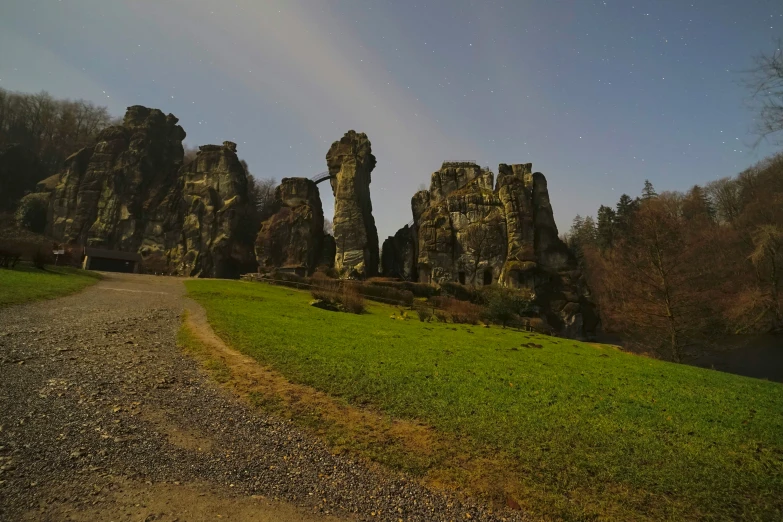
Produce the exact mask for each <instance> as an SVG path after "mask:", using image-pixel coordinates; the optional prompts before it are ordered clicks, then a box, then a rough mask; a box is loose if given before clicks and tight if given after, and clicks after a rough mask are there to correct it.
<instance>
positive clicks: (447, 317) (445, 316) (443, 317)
mask: <svg viewBox="0 0 783 522" xmlns="http://www.w3.org/2000/svg"><path fill="white" fill-rule="evenodd" d="M432 312H433V314H434V315H435V319H437V320H438V322H440V323H448V322H449V321H451V314H449V313H448V312H447V311H446V310H441V309H440V308H435V309H434V310H433V311H432Z"/></svg>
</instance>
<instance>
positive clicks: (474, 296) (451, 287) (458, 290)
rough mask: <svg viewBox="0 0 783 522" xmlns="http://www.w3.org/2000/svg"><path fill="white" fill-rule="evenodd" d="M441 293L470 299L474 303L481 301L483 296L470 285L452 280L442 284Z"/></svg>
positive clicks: (462, 299) (456, 297)
mask: <svg viewBox="0 0 783 522" xmlns="http://www.w3.org/2000/svg"><path fill="white" fill-rule="evenodd" d="M440 289H441V295H447V296H450V297H453V298H454V299H459V300H460V301H470V302H472V303H475V302H478V301H480V299H481V297H480V295H479V293H478V291H477V290H475V289H474V288H471V287H469V286H465V285H461V284H459V283H455V282H452V281H447V282H445V283H441V284H440Z"/></svg>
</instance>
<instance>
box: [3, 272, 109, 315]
mask: <svg viewBox="0 0 783 522" xmlns="http://www.w3.org/2000/svg"><path fill="white" fill-rule="evenodd" d="M99 280H100V275H99V274H97V273H95V272H89V271H85V270H79V269H76V268H70V267H61V266H60V267H58V266H47V267H46V268H44V269H41V268H35V267H33V266H30V265H26V264H18V265H16V267H14V268H0V306H8V305H14V304H20V303H26V302H28V301H38V300H41V299H53V298H55V297H62V296H64V295H67V294H71V293H73V292H78V291H80V290H83V289H84V288H86V287H88V286H90V285H92V284H95V283H97V282H98V281H99Z"/></svg>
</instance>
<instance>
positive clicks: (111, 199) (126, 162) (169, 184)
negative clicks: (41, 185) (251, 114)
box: [47, 106, 255, 277]
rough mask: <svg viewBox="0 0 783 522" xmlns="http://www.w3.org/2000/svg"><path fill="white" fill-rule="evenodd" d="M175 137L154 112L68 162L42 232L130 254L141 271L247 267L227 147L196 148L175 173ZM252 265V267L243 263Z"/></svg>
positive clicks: (234, 166)
mask: <svg viewBox="0 0 783 522" xmlns="http://www.w3.org/2000/svg"><path fill="white" fill-rule="evenodd" d="M184 138H185V131H184V130H183V129H182V127H180V126H179V125H177V118H176V117H174V116H173V115H171V114H169V115H165V114H163V113H162V112H161V111H159V110H157V109H149V108H146V107H141V106H134V107H130V108H128V111H127V113H126V114H125V118H124V120H123V123H122V125H117V126H114V127H109V128H107V129H105V130H104V131H102V132H101V133H100V134H99V135H98V138H97V140H96V143H95V145H93V146H91V147H86V148H84V149H82V150H80V151H79V152H77V153H75V154H73V155H72V156H71V157H69V158H68V159H67V160H66V162H65V165H64V168H63V170H62V172H61V173H60V175H59V182H58V183H57V185H56V187H55V188H54V190H53V191H52V192H51V202H50V210H49V217H48V220H47V221H48V222H47V232H48V234H49V235H51V236H53V237H54V238H56V239H59V240H61V241H63V242H64V243H67V244H74V245H86V246H98V247H102V248H108V249H114V250H122V251H128V252H139V253H140V254H141V255H142V258H143V263H142V264H143V267H144V268H145V269H146V270H147V271H151V272H159V273H171V274H181V275H197V276H209V277H236V276H238V275H239V272H241V271H243V270H247V268H248V267H249V268H250V269H254V268H255V262H254V260H253V256H252V236H253V232H254V231H250V232H248V231H247V230H245V229H243V227H247V225H248V222H249V220H248V219H247V218H248V216H249V215H250V213H251V211H252V208H251V205H250V201H249V199H248V194H247V176H246V173H245V169H244V168H243V167H242V165H241V164H240V162H239V159H238V158H237V155H236V145H235V144H233V143H231V142H225V143H224V144H223V145H222V146H220V145H207V146H203V147H201V148H200V151H199V153H198V155H197V157H196V159H195V160H194V161H192V162H191V163H189V164H188V165H185V166H184V167H183V165H182V162H183V147H182V140H183V139H184ZM251 265H252V266H251Z"/></svg>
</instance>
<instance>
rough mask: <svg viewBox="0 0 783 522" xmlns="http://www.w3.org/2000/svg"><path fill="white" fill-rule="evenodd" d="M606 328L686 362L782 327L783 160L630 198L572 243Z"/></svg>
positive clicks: (576, 233)
mask: <svg viewBox="0 0 783 522" xmlns="http://www.w3.org/2000/svg"><path fill="white" fill-rule="evenodd" d="M566 241H567V243H568V245H569V246H570V247H571V248H572V249H573V250H574V251H575V253H576V255H577V257H578V259H579V261H580V263H581V264H582V266H583V269H584V270H585V273H586V274H587V277H588V281H589V284H590V287H591V290H592V292H593V297H594V299H595V300H596V303H597V304H598V307H599V310H600V313H601V318H602V322H603V326H604V329H605V330H606V331H608V332H615V333H619V334H621V336H622V338H623V341H624V343H626V344H627V345H628V347H629V348H632V349H637V350H640V351H645V352H649V353H654V354H656V355H658V356H659V357H663V358H666V359H669V360H673V361H677V362H682V361H685V360H687V359H688V358H690V357H693V356H696V355H698V354H699V353H700V352H701V350H703V349H704V348H705V347H709V346H710V345H711V344H712V343H713V342H714V341H715V340H716V339H717V338H719V337H725V336H726V335H732V334H743V333H761V332H771V331H780V330H781V329H783V295H782V292H783V287H781V285H782V283H783V281H781V278H783V153H781V154H777V155H774V156H772V157H770V158H767V159H766V160H764V161H762V162H760V163H758V164H757V165H754V166H752V167H750V168H748V169H747V170H745V171H743V172H741V173H740V174H739V175H737V176H736V177H727V178H723V179H718V180H715V181H712V182H710V183H707V184H706V185H704V186H701V185H694V186H693V187H692V188H691V189H690V190H688V191H687V192H685V193H682V192H663V193H661V194H658V193H657V192H656V190H655V188H654V187H653V185H652V183H650V181H645V185H644V188H643V190H642V194H641V196H640V197H637V198H631V197H630V196H628V195H627V194H623V195H622V196H621V197H620V199H619V201H618V202H617V204H616V205H615V206H614V207H609V206H603V205H602V206H601V207H600V208H599V209H598V212H597V214H596V217H595V218H593V217H592V216H588V217H585V218H582V217H581V216H577V217H576V218H575V219H574V221H573V225H572V227H571V229H570V231H569V233H568V234H567V236H566Z"/></svg>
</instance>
